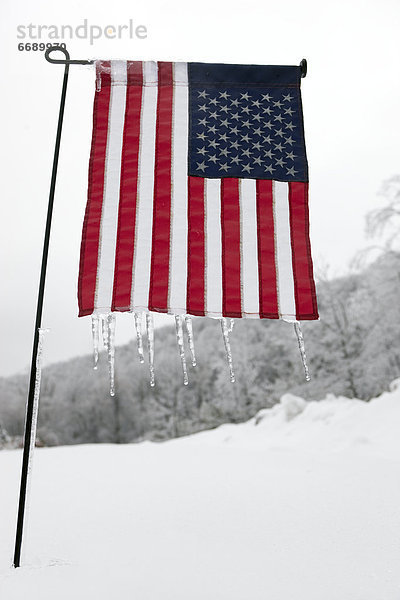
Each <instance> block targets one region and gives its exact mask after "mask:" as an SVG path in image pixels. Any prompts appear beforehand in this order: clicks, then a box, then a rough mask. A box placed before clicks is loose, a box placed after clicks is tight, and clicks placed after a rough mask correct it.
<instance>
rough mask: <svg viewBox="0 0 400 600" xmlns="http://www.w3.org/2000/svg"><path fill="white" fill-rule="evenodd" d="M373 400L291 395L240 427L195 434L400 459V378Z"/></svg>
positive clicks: (199, 438)
mask: <svg viewBox="0 0 400 600" xmlns="http://www.w3.org/2000/svg"><path fill="white" fill-rule="evenodd" d="M390 390H391V391H390V392H385V393H384V394H382V395H381V396H379V397H378V398H374V399H373V400H371V401H370V402H365V401H363V400H357V399H349V398H344V397H335V396H333V395H331V394H329V395H328V396H327V397H326V398H325V399H324V400H320V401H317V402H306V401H305V400H303V399H302V398H299V397H298V396H294V395H292V394H285V395H284V396H283V397H282V398H281V401H280V403H279V404H276V405H275V406H273V407H272V408H268V409H263V410H261V411H260V412H259V413H258V414H257V415H256V416H255V417H254V418H253V419H250V421H248V422H247V423H243V424H239V425H222V426H221V427H218V428H217V429H215V430H213V431H207V432H202V433H199V434H197V435H196V436H191V440H192V442H193V443H210V444H214V443H219V442H225V443H229V444H233V445H239V446H240V445H259V446H265V447H267V448H275V449H281V450H284V449H288V450H289V449H301V450H306V451H307V450H308V451H310V452H315V451H318V450H323V451H332V452H338V451H348V452H356V453H362V454H373V455H375V456H382V457H386V458H390V459H395V460H398V459H400V436H399V427H400V379H398V380H395V381H394V382H393V383H392V384H391V386H390Z"/></svg>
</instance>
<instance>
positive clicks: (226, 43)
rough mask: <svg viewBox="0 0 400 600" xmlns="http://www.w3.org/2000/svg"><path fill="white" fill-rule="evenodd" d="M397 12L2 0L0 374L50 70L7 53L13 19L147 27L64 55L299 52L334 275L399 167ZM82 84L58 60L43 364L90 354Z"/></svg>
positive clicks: (26, 267) (387, 8) (31, 275)
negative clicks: (85, 310)
mask: <svg viewBox="0 0 400 600" xmlns="http://www.w3.org/2000/svg"><path fill="white" fill-rule="evenodd" d="M399 17H400V3H399V2H398V0H374V1H367V0H363V1H351V0H348V1H335V2H332V1H330V2H320V1H313V0H302V1H301V2H298V0H297V1H294V0H287V1H286V2H282V3H277V2H272V1H270V0H263V1H262V2H261V1H258V2H254V1H252V0H247V1H246V2H237V1H236V0H233V1H232V0H231V1H228V0H222V1H220V2H216V1H215V0H203V1H202V2H196V3H190V2H187V1H186V2H184V1H178V2H173V1H169V2H164V1H161V0H157V1H156V0H146V2H143V3H134V2H132V1H129V2H128V1H124V2H122V1H118V0H114V1H113V2H104V0H103V1H102V2H101V1H99V0H97V1H96V2H89V1H88V0H79V1H72V0H69V2H68V3H57V2H51V1H49V0H47V1H43V0H42V1H41V0H36V1H35V2H30V1H29V0H19V1H18V2H15V0H3V2H2V7H1V18H0V48H1V58H2V61H1V65H2V94H1V96H0V105H1V106H0V118H1V137H0V153H1V155H0V159H1V161H0V164H1V166H2V172H1V182H2V186H1V215H2V219H1V223H2V227H1V232H2V233H1V237H0V261H1V262H0V277H1V281H2V284H3V285H2V293H1V314H2V325H1V334H2V343H1V359H0V375H7V374H10V373H14V372H17V371H20V370H23V369H26V368H27V367H28V365H29V363H30V356H31V346H32V336H33V325H34V315H35V310H36V295H37V287H38V280H39V270H40V260H41V252H42V238H43V231H44V224H45V217H46V210H47V200H48V188H49V181H50V174H51V164H52V156H53V149H54V139H55V131H56V124H57V115H58V106H59V96H60V91H61V80H62V73H63V67H61V66H55V65H50V64H48V63H47V62H46V61H45V60H44V56H43V53H41V52H26V51H23V52H20V51H18V49H17V45H18V42H19V41H20V40H18V39H17V26H18V25H29V24H30V23H32V24H36V25H39V24H42V25H52V24H54V25H63V24H64V25H72V26H73V27H76V26H77V25H80V24H81V23H83V20H84V19H85V18H87V19H88V21H89V24H93V25H99V26H102V27H104V26H106V25H119V24H127V23H128V21H129V19H132V20H133V22H134V24H135V25H139V24H144V25H145V26H146V27H147V29H148V36H147V39H146V40H135V39H133V40H130V39H127V38H125V39H122V40H106V39H104V38H103V39H102V40H98V41H96V42H95V43H94V44H93V45H92V46H91V45H90V43H89V41H88V40H76V39H74V40H72V41H70V40H65V41H66V42H67V46H68V49H69V51H70V53H71V57H72V58H89V57H91V58H94V57H99V58H105V59H107V58H127V59H131V60H142V59H145V60H150V59H152V60H188V61H210V62H233V63H235V62H238V63H256V64H257V63H258V64H298V63H299V62H300V60H301V59H302V58H303V57H306V58H307V60H308V66H309V72H308V75H307V78H306V79H304V80H303V83H302V93H303V107H304V116H305V133H306V143H307V153H308V160H309V170H310V208H311V236H312V248H313V257H314V264H315V267H316V270H317V271H318V269H319V268H321V267H322V266H323V265H325V264H329V265H330V267H331V270H332V272H333V273H342V272H343V271H344V270H345V269H346V268H347V265H348V263H349V260H350V259H351V258H352V256H353V255H354V254H355V252H356V251H357V250H359V249H360V248H361V247H363V246H364V245H365V239H364V233H363V232H364V217H365V214H366V213H367V212H368V211H369V210H370V209H371V208H374V207H376V206H378V205H379V204H380V203H381V202H382V199H380V198H379V196H378V195H377V192H378V190H379V188H380V185H381V183H382V181H384V180H385V179H387V178H389V177H391V176H392V175H394V174H396V173H400V164H399V132H400V127H399V125H400V112H399V106H400V83H399V67H398V65H399V42H398V34H399V31H400V19H399ZM26 41H28V40H26ZM43 41H45V42H46V41H49V40H47V39H44V40H43ZM93 91H94V73H93V71H92V70H91V69H90V68H85V67H71V73H70V81H69V89H68V96H67V106H66V114H65V122H64V130H63V138H62V150H61V155H60V164H59V176H58V181H57V190H56V199H55V212H54V225H53V230H52V239H51V248H50V256H49V267H48V279H47V287H46V300H45V310H44V317H43V325H44V326H46V327H49V328H50V329H51V331H50V333H49V334H48V336H47V338H46V347H45V358H46V363H49V362H56V361H58V360H61V359H66V358H69V357H72V356H75V355H77V354H84V353H87V352H90V351H91V334H90V321H89V319H88V318H83V319H78V318H77V301H76V282H77V272H78V261H79V246H80V235H81V226H82V219H83V214H84V209H85V203H86V186H87V163H88V155H89V146H90V135H91V112H92V103H93ZM164 318H165V319H168V317H164ZM171 325H172V323H171ZM132 333H133V320H132V319H131V318H129V317H127V316H121V317H119V318H118V321H117V343H125V342H126V341H128V340H129V339H131V337H132Z"/></svg>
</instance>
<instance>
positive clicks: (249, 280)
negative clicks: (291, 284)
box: [239, 179, 260, 319]
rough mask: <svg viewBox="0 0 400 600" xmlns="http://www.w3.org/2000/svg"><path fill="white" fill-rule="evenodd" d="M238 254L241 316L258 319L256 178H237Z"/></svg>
mask: <svg viewBox="0 0 400 600" xmlns="http://www.w3.org/2000/svg"><path fill="white" fill-rule="evenodd" d="M239 201H240V255H241V277H240V278H241V288H242V311H243V313H242V316H243V317H253V318H256V319H258V318H259V316H260V300H259V288H258V250H257V199H256V180H255V179H240V180H239Z"/></svg>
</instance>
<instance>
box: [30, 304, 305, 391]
mask: <svg viewBox="0 0 400 600" xmlns="http://www.w3.org/2000/svg"><path fill="white" fill-rule="evenodd" d="M134 319H135V329H136V342H137V352H138V357H139V361H140V363H141V364H143V363H144V347H143V320H144V319H145V321H146V337H147V351H148V357H149V371H150V385H151V387H154V386H155V374H154V319H153V315H152V313H147V312H135V313H134ZM220 324H221V330H222V337H223V340H224V347H225V354H226V360H227V363H228V367H229V374H230V381H231V382H232V383H234V382H235V371H234V367H233V358H232V350H231V345H230V339H229V334H230V333H231V332H232V330H233V326H234V319H227V318H225V317H223V318H221V319H220ZM175 329H176V340H177V345H178V350H179V356H180V360H181V366H182V374H183V384H184V385H188V383H189V376H188V368H187V362H186V354H185V330H186V337H187V342H188V346H189V352H190V357H191V364H192V366H193V367H195V366H196V353H195V347H194V338H193V323H192V318H191V317H190V316H189V315H185V316H182V315H175ZM294 330H295V333H296V336H297V341H298V345H299V350H300V355H301V360H302V363H303V367H304V374H305V378H306V381H310V379H311V378H310V373H309V370H308V366H307V357H306V351H305V346H304V339H303V334H302V331H301V328H300V323H298V322H297V321H296V322H295V323H294ZM44 331H45V330H39V355H38V356H39V357H41V348H42V343H43V342H42V338H43V332H44ZM92 336H93V368H94V369H97V366H98V362H99V344H100V340H101V341H102V344H103V347H104V349H105V350H106V352H107V362H108V370H109V379H110V395H111V396H114V395H115V367H114V362H115V314H113V313H107V314H95V315H92ZM38 360H39V358H38ZM39 387H40V369H39V368H38V370H37V381H36V384H35V394H36V393H37V395H39ZM36 390H37V392H36Z"/></svg>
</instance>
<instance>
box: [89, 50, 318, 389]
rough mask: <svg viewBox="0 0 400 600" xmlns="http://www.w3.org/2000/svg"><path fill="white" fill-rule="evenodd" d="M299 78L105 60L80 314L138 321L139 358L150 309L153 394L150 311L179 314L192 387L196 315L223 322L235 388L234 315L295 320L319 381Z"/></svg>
mask: <svg viewBox="0 0 400 600" xmlns="http://www.w3.org/2000/svg"><path fill="white" fill-rule="evenodd" d="M300 77H301V72H300V67H291V66H260V65H225V64H208V63H183V62H178V63H170V62H158V63H157V62H152V61H148V62H139V61H123V60H112V61H97V62H96V92H95V100H94V113H93V136H92V148H91V155H90V164H89V188H88V203H87V208H86V214H85V220H84V225H83V235H82V245H81V259H80V272H79V283H78V298H79V316H84V315H90V314H92V315H99V314H100V315H111V314H113V313H115V312H125V311H130V312H133V313H135V324H136V331H137V340H138V352H139V356H140V360H141V361H142V358H143V345H142V333H141V327H142V324H141V317H140V319H139V317H138V314H139V313H141V312H145V313H146V314H147V316H148V318H147V319H146V324H147V332H148V335H147V338H148V345H149V350H150V352H149V354H150V371H151V379H152V384H154V365H153V357H154V345H153V329H152V327H153V325H152V318H151V317H150V314H151V312H161V313H169V314H173V315H175V316H176V332H177V340H178V346H179V352H180V356H181V363H182V368H183V375H184V383H186V382H187V377H188V376H187V365H186V358H185V353H184V346H183V325H184V324H186V329H187V333H188V340H189V346H190V350H191V354H192V364H193V365H194V364H195V362H196V361H195V356H194V345H193V333H192V323H191V319H190V317H189V316H188V315H195V316H209V317H214V318H219V319H221V327H222V334H223V339H224V344H225V348H226V354H227V360H228V364H229V369H230V378H231V381H234V379H235V376H234V371H233V362H232V354H231V350H230V343H229V331H230V330H231V327H232V326H233V319H236V318H260V319H264V318H268V319H283V320H284V321H288V322H291V323H294V324H295V331H296V334H297V339H298V342H299V348H300V350H301V355H302V360H303V364H304V368H305V373H306V378H307V379H308V378H309V376H308V369H307V365H306V362H305V351H304V342H303V338H302V334H301V330H300V326H299V321H300V320H313V319H318V311H317V301H316V293H315V285H314V280H313V267H312V259H311V250H310V241H309V230H308V229H309V219H308V165H307V158H306V151H305V142H304V129H303V117H302V106H301V96H300ZM183 317H185V318H183ZM227 317H228V318H231V320H232V322H231V325H228V323H227ZM105 319H106V323H104V324H103V331H106V337H107V340H106V347H107V349H108V355H109V364H110V376H111V377H112V378H113V368H114V367H113V361H114V356H113V349H112V348H111V347H110V343H111V342H110V340H111V339H112V338H113V335H114V329H113V327H114V320H112V319H111V320H110V318H109V317H108V316H106V317H105ZM139 321H140V322H139ZM98 331H99V321H98V319H97V320H96V317H94V321H93V335H94V337H95V338H96V340H98V337H99V333H98ZM96 343H97V346H96V344H95V350H94V352H95V365H96V364H97V357H98V341H97V342H96Z"/></svg>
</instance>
